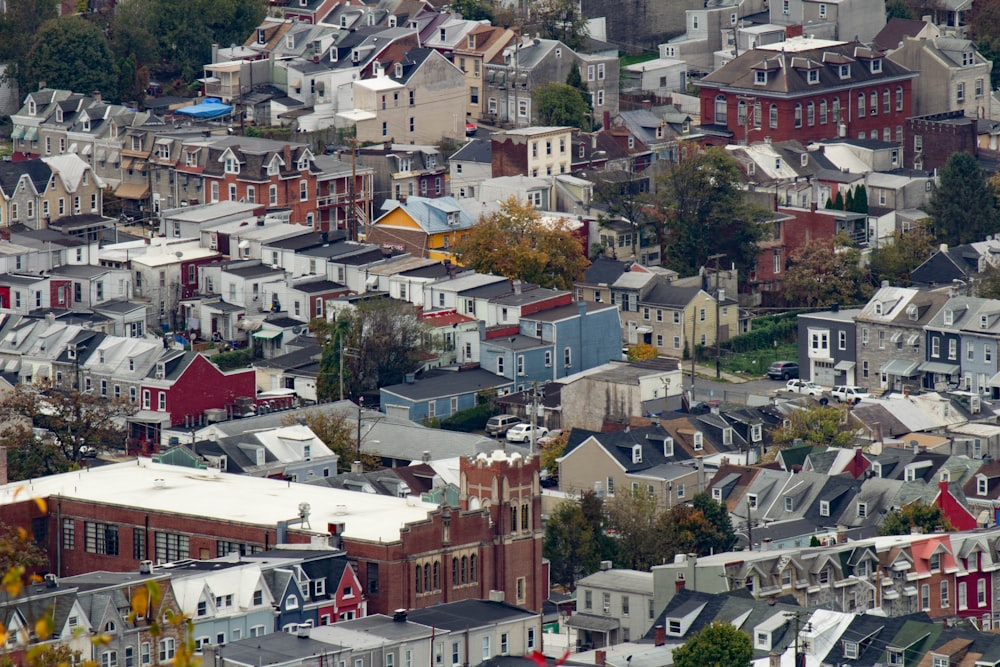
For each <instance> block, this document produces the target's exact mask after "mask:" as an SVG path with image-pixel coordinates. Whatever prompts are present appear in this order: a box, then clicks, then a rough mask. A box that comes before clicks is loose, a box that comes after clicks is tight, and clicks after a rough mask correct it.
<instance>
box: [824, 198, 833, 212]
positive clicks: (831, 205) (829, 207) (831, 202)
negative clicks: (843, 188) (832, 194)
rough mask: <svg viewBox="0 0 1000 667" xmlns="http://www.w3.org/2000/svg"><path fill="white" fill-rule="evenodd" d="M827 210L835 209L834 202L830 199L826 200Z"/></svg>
mask: <svg viewBox="0 0 1000 667" xmlns="http://www.w3.org/2000/svg"><path fill="white" fill-rule="evenodd" d="M825 208H828V209H832V208H833V200H832V199H830V198H829V197H827V198H826V207H825Z"/></svg>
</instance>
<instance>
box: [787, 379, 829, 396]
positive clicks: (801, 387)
mask: <svg viewBox="0 0 1000 667" xmlns="http://www.w3.org/2000/svg"><path fill="white" fill-rule="evenodd" d="M785 391H789V392H791V393H793V394H805V395H806V396H821V395H822V394H823V387H821V386H819V385H818V384H816V383H815V382H806V381H805V380H789V381H788V382H787V383H785Z"/></svg>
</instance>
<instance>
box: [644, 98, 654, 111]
mask: <svg viewBox="0 0 1000 667" xmlns="http://www.w3.org/2000/svg"><path fill="white" fill-rule="evenodd" d="M642 108H643V109H645V110H646V111H650V110H651V109H652V108H653V100H643V101H642Z"/></svg>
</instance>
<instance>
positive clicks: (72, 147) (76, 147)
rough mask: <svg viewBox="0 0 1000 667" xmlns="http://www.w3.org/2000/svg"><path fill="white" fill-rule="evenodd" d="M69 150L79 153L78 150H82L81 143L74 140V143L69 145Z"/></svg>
mask: <svg viewBox="0 0 1000 667" xmlns="http://www.w3.org/2000/svg"><path fill="white" fill-rule="evenodd" d="M68 152H69V153H78V152H80V144H78V143H76V142H75V141H74V142H73V143H71V144H70V145H69V151H68Z"/></svg>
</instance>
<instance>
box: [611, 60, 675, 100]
mask: <svg viewBox="0 0 1000 667" xmlns="http://www.w3.org/2000/svg"><path fill="white" fill-rule="evenodd" d="M622 76H623V77H624V80H623V81H622V90H623V91H624V92H633V93H644V94H650V93H652V94H654V95H656V96H657V97H665V96H667V95H669V94H670V93H672V92H674V91H681V92H683V91H684V90H687V86H688V63H686V62H685V61H683V60H680V59H677V58H656V59H654V60H647V61H644V62H641V63H635V64H633V65H626V66H625V67H624V68H623V71H622Z"/></svg>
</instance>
